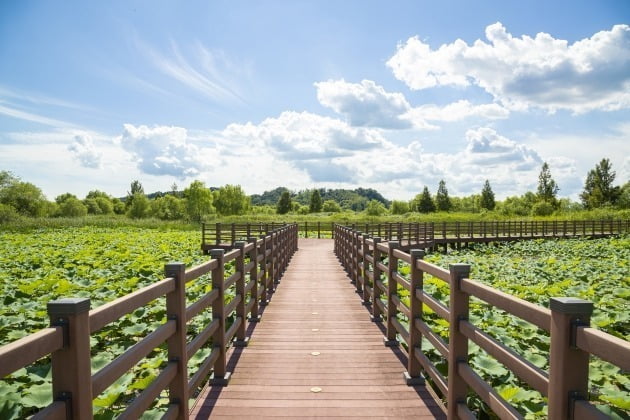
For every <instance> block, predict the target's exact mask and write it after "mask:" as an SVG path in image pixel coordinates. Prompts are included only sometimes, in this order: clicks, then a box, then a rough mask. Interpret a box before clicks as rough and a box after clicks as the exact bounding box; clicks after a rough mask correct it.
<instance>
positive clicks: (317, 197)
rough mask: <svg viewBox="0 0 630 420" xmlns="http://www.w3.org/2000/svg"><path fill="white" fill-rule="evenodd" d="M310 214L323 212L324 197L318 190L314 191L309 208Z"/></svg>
mask: <svg viewBox="0 0 630 420" xmlns="http://www.w3.org/2000/svg"><path fill="white" fill-rule="evenodd" d="M308 211H309V212H310V213H319V212H320V211H322V196H321V194H320V193H319V190H318V189H315V190H313V192H312V193H311V201H310V203H309V206H308Z"/></svg>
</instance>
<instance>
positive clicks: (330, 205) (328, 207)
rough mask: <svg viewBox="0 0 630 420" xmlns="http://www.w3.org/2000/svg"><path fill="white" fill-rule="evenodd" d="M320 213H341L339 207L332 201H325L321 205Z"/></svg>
mask: <svg viewBox="0 0 630 420" xmlns="http://www.w3.org/2000/svg"><path fill="white" fill-rule="evenodd" d="M322 211H324V212H327V213H339V212H340V211H341V207H340V206H339V204H337V202H336V201H334V200H326V201H324V204H323V205H322Z"/></svg>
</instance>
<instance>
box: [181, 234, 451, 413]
mask: <svg viewBox="0 0 630 420" xmlns="http://www.w3.org/2000/svg"><path fill="white" fill-rule="evenodd" d="M299 247H300V249H299V250H298V252H297V253H296V254H295V255H294V256H293V258H292V260H291V264H290V265H289V267H288V269H287V271H286V272H285V274H284V277H283V278H282V281H281V283H280V284H279V285H278V289H277V291H276V292H275V293H274V294H273V296H272V299H271V302H270V304H269V305H268V306H267V307H266V309H265V311H264V313H263V316H262V320H261V322H259V323H258V324H251V325H250V327H253V328H250V333H251V340H250V343H249V346H248V347H246V348H242V349H241V348H233V349H232V350H231V352H230V353H229V354H228V357H230V362H229V366H228V370H229V371H232V372H233V376H232V380H231V381H230V383H229V385H228V386H227V387H218V386H211V387H208V388H206V389H205V390H204V391H203V393H202V394H201V395H200V397H199V398H198V400H197V404H196V406H195V407H194V409H193V411H192V414H191V418H195V419H205V418H208V417H210V418H222V417H228V416H229V417H232V418H236V417H238V418H247V417H249V418H261V417H274V418H275V417H291V418H295V417H311V418H312V417H329V418H335V417H336V418H342V417H357V418H368V417H371V418H396V419H401V418H415V419H417V418H445V417H446V416H445V415H444V413H443V412H442V410H441V408H440V406H439V405H438V404H437V403H436V402H435V400H434V398H433V396H432V395H431V394H430V393H429V392H428V391H427V390H426V389H425V387H423V386H416V387H409V386H407V385H405V382H404V379H403V377H402V373H403V371H404V370H405V365H404V364H403V362H401V360H403V361H404V359H405V356H404V355H403V354H402V352H400V351H399V350H397V349H395V350H394V351H392V349H391V348H388V347H385V346H384V345H383V333H382V331H381V330H380V329H379V328H378V325H379V324H374V323H372V322H371V321H370V315H369V313H368V311H367V310H366V308H365V307H364V306H362V304H361V299H359V297H358V296H357V295H356V294H355V292H354V290H355V289H354V286H352V285H351V284H350V283H349V280H348V277H347V276H346V274H345V272H344V271H343V269H342V268H341V265H340V264H339V262H338V261H337V259H336V258H335V256H334V254H333V251H332V248H333V241H332V240H322V239H320V240H317V239H301V240H300V243H299Z"/></svg>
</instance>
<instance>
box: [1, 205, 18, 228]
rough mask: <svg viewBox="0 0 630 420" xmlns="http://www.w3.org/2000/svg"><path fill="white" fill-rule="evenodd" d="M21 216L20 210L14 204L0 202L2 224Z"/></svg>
mask: <svg viewBox="0 0 630 420" xmlns="http://www.w3.org/2000/svg"><path fill="white" fill-rule="evenodd" d="M19 217H20V216H19V215H18V212H17V211H16V210H15V209H14V208H13V207H12V206H9V205H6V204H2V203H0V224H3V223H11V222H13V221H15V220H17V219H18V218H19Z"/></svg>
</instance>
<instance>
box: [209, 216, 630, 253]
mask: <svg viewBox="0 0 630 420" xmlns="http://www.w3.org/2000/svg"><path fill="white" fill-rule="evenodd" d="M336 224H337V223H335V222H301V223H298V233H299V235H300V236H302V237H304V238H309V237H311V238H332V237H334V234H335V225H336ZM342 225H346V226H348V227H350V228H352V229H355V230H360V231H361V232H363V233H365V234H368V235H371V236H374V237H379V238H381V239H382V240H384V241H393V240H396V241H399V242H400V243H401V246H402V247H403V248H406V247H409V246H412V245H415V244H422V245H428V246H422V248H424V247H426V248H432V247H434V246H435V245H437V244H449V243H454V244H458V243H467V242H493V241H516V240H522V239H541V238H542V239H544V238H575V237H601V236H608V235H616V234H621V233H628V232H630V220H545V221H513V220H512V221H510V220H506V221H481V222H407V223H402V222H400V223H348V224H343V223H342ZM280 226H285V224H284V223H215V224H203V225H202V229H201V244H202V245H201V246H202V249H206V250H207V249H211V248H212V247H216V246H224V247H226V248H229V247H230V246H231V244H233V243H234V242H236V241H239V240H243V239H245V238H250V237H251V236H252V235H264V234H266V233H267V232H270V231H272V230H274V229H277V228H278V227H280Z"/></svg>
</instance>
